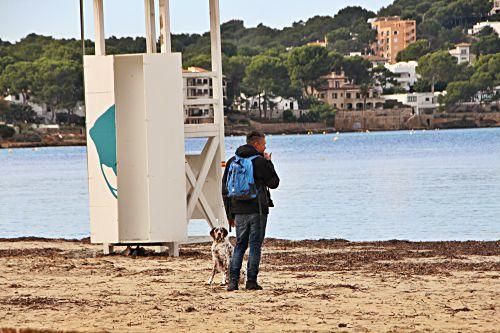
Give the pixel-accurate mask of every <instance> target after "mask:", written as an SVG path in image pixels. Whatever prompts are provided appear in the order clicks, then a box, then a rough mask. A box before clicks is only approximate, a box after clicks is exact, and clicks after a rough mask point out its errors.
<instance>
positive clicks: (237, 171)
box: [226, 155, 258, 200]
mask: <svg viewBox="0 0 500 333" xmlns="http://www.w3.org/2000/svg"><path fill="white" fill-rule="evenodd" d="M256 157H258V155H255V156H251V157H248V158H243V157H239V156H238V155H235V156H234V160H233V162H232V163H231V164H230V165H229V170H228V175H227V181H226V188H227V191H228V197H230V198H234V199H238V200H251V199H255V198H256V197H257V192H258V191H257V185H256V184H255V180H254V178H253V164H252V161H253V160H254V159H255V158H256Z"/></svg>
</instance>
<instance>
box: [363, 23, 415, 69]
mask: <svg viewBox="0 0 500 333" xmlns="http://www.w3.org/2000/svg"><path fill="white" fill-rule="evenodd" d="M368 23H370V24H371V25H372V28H373V29H375V30H377V38H376V41H375V42H374V43H373V44H372V53H373V54H374V55H377V56H379V57H382V58H387V59H389V62H390V63H395V62H396V56H397V55H398V53H399V52H400V51H402V50H404V49H405V48H406V47H407V46H408V45H410V44H411V43H414V42H415V41H416V40H417V25H416V22H415V20H401V18H400V17H399V16H392V17H378V18H373V19H369V20H368Z"/></svg>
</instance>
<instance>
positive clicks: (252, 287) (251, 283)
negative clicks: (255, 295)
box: [246, 281, 262, 290]
mask: <svg viewBox="0 0 500 333" xmlns="http://www.w3.org/2000/svg"><path fill="white" fill-rule="evenodd" d="M246 289H247V290H262V287H261V286H259V285H258V284H257V282H255V281H247V284H246Z"/></svg>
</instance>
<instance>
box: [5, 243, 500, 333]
mask: <svg viewBox="0 0 500 333" xmlns="http://www.w3.org/2000/svg"><path fill="white" fill-rule="evenodd" d="M232 241H234V239H232ZM211 267H212V263H211V255H210V244H208V243H206V244H191V245H185V246H181V250H180V257H179V258H170V257H167V256H164V255H160V254H155V253H150V254H149V255H147V256H144V257H137V258H135V259H134V258H132V257H129V256H124V255H120V254H117V255H112V256H103V255H102V251H101V246H99V245H92V244H89V239H88V238H86V239H83V240H75V239H73V240H64V239H45V238H35V237H23V238H12V239H0V272H2V273H1V274H0V283H1V284H2V285H4V286H5V288H0V313H4V314H5V315H4V316H3V318H0V328H1V327H3V328H8V327H10V328H31V329H44V330H45V329H46V330H49V331H50V330H54V331H57V330H72V331H85V332H96V331H117V332H118V331H146V330H148V331H149V330H155V331H159V330H161V331H176V332H192V331H209V332H212V331H214V332H215V331H226V332H228V331H233V332H234V331H236V332H239V331H247V330H249V329H252V330H255V331H259V332H276V331H282V332H326V331H328V332H330V331H337V330H339V331H343V330H345V331H355V332H371V331H377V332H379V331H387V332H414V331H467V332H493V331H495V330H497V329H498V327H499V325H500V322H499V319H497V318H498V317H499V316H498V311H499V309H500V241H492V242H488V241H467V242H455V241H453V242H449V241H441V242H409V241H398V240H391V241H380V242H350V241H346V240H303V241H289V240H279V239H267V240H266V242H265V246H264V250H263V258H262V266H261V275H260V281H261V283H262V285H263V286H264V288H265V289H264V290H263V291H261V292H247V291H245V290H244V289H242V290H240V291H237V292H235V293H227V292H226V291H225V290H224V287H222V286H219V285H218V284H214V285H212V286H208V285H206V280H207V279H208V277H209V275H210V271H211ZM219 279H220V276H219V275H217V276H216V282H218V281H219ZM234 316H237V317H238V324H235V322H234ZM0 330H1V329H0Z"/></svg>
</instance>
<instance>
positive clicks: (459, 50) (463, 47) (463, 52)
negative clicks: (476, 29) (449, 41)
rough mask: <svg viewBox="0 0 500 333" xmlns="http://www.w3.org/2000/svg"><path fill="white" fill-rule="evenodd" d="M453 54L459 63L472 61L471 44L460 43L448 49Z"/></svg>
mask: <svg viewBox="0 0 500 333" xmlns="http://www.w3.org/2000/svg"><path fill="white" fill-rule="evenodd" d="M448 52H449V53H450V54H451V55H452V56H454V57H455V58H457V61H458V63H459V64H461V63H464V62H466V63H470V62H471V54H470V44H469V43H460V44H457V45H455V48H454V49H452V50H449V51H448Z"/></svg>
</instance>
